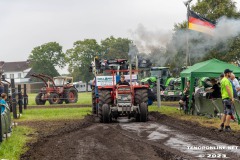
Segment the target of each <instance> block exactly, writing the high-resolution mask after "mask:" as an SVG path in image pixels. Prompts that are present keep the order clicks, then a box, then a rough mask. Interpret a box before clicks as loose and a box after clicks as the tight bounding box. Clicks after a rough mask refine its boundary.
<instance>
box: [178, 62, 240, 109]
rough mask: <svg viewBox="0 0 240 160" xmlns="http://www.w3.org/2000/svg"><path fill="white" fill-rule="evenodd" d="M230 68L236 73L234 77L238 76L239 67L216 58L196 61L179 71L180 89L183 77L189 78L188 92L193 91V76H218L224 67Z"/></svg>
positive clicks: (239, 73) (183, 81) (239, 74)
mask: <svg viewBox="0 0 240 160" xmlns="http://www.w3.org/2000/svg"><path fill="white" fill-rule="evenodd" d="M227 68H228V69H230V70H232V71H233V73H234V74H235V75H236V77H240V67H237V66H235V65H232V64H229V63H226V62H223V61H220V60H217V59H210V60H207V61H204V62H200V63H196V64H194V65H193V66H191V67H189V68H188V69H186V70H184V71H182V72H181V73H180V76H181V80H182V87H181V88H182V90H183V88H184V85H185V78H189V80H190V93H192V92H193V88H194V80H195V78H200V77H219V76H220V75H221V74H222V73H223V71H224V70H225V69H227ZM189 99H190V100H191V99H192V94H190V98H189ZM191 103H192V102H191V101H189V106H188V107H189V109H190V106H191Z"/></svg>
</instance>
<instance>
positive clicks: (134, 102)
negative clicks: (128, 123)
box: [91, 59, 149, 123]
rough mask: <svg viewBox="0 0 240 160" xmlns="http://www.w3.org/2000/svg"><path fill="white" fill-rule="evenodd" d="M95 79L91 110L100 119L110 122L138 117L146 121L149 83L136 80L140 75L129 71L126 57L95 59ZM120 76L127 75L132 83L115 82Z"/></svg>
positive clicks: (137, 119)
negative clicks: (122, 118) (119, 83)
mask: <svg viewBox="0 0 240 160" xmlns="http://www.w3.org/2000/svg"><path fill="white" fill-rule="evenodd" d="M91 70H92V71H93V72H94V75H95V78H94V81H93V84H92V110H93V113H95V114H98V116H99V119H100V122H102V123H109V122H111V121H112V119H117V118H118V117H128V118H129V119H130V118H131V117H135V119H136V121H138V122H139V121H141V122H146V121H147V117H148V91H149V86H148V85H142V84H140V83H137V75H136V74H132V73H131V72H135V73H136V72H137V71H134V70H131V71H130V70H128V63H127V60H125V59H116V60H103V61H99V60H98V59H94V63H93V65H92V67H91ZM120 75H125V77H126V80H129V81H130V86H127V85H116V83H117V81H118V80H119V79H120Z"/></svg>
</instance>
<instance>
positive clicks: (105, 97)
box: [98, 90, 112, 123]
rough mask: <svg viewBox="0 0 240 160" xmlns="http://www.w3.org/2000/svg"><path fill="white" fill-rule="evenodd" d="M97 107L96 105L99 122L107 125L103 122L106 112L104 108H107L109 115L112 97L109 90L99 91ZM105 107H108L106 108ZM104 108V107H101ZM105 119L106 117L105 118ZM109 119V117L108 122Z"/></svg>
mask: <svg viewBox="0 0 240 160" xmlns="http://www.w3.org/2000/svg"><path fill="white" fill-rule="evenodd" d="M98 94H99V105H98V115H99V119H100V122H103V123H107V122H105V120H106V119H105V120H104V114H105V113H106V112H107V111H106V110H107V109H106V108H109V113H110V106H109V105H110V104H111V103H112V96H111V91H110V90H99V92H98ZM106 105H107V106H108V107H106ZM103 106H105V107H103ZM105 117H106V116H105ZM110 119H111V116H110V115H109V121H110Z"/></svg>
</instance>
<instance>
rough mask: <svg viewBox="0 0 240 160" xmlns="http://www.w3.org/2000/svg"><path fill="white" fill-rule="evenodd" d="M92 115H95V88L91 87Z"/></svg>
mask: <svg viewBox="0 0 240 160" xmlns="http://www.w3.org/2000/svg"><path fill="white" fill-rule="evenodd" d="M92 114H97V108H96V95H95V87H94V86H92Z"/></svg>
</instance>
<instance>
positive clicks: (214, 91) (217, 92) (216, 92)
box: [206, 78, 221, 98]
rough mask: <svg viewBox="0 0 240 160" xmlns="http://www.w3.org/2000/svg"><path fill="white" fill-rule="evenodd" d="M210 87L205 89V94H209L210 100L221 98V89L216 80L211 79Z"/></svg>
mask: <svg viewBox="0 0 240 160" xmlns="http://www.w3.org/2000/svg"><path fill="white" fill-rule="evenodd" d="M211 83H212V85H213V86H212V87H211V88H210V89H206V91H207V92H209V93H211V97H210V98H221V88H220V87H219V86H218V84H217V81H216V79H214V78H213V79H211Z"/></svg>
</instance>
